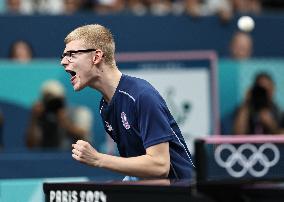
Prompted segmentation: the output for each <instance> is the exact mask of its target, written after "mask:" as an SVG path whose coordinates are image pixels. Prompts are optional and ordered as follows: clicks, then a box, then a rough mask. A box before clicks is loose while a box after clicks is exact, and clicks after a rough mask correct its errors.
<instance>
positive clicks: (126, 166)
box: [99, 154, 170, 178]
mask: <svg viewBox="0 0 284 202" xmlns="http://www.w3.org/2000/svg"><path fill="white" fill-rule="evenodd" d="M99 162H100V163H99V167H102V168H106V169H109V170H112V171H115V172H119V173H122V174H125V175H130V176H136V177H142V178H166V177H167V176H168V173H169V169H170V163H169V159H163V158H157V157H152V156H150V155H147V154H146V155H142V156H138V157H129V158H123V157H117V156H111V155H107V154H101V156H100V160H99Z"/></svg>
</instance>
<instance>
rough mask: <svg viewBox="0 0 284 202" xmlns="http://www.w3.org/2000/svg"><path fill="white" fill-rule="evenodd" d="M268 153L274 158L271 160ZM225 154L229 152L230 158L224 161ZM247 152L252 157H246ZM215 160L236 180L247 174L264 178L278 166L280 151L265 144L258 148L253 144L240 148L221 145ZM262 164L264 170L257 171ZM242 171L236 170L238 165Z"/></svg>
mask: <svg viewBox="0 0 284 202" xmlns="http://www.w3.org/2000/svg"><path fill="white" fill-rule="evenodd" d="M266 151H270V152H272V153H273V158H272V159H269V158H268V156H267V155H266V154H265V152H266ZM223 152H228V153H229V156H228V157H227V158H226V159H223V157H222V154H223ZM245 152H247V153H250V155H245ZM214 156H215V160H216V162H217V164H218V165H219V166H221V167H223V168H225V169H226V170H227V172H228V173H229V174H230V175H231V176H232V177H235V178H240V177H243V176H244V175H245V174H246V173H249V174H250V175H252V176H254V177H263V176H264V175H266V174H267V172H268V170H269V168H270V167H273V166H274V165H276V164H277V163H278V161H279V159H280V152H279V149H278V148H277V147H276V146H275V145H274V144H271V143H265V144H263V145H261V146H260V147H259V148H257V147H256V146H255V145H253V144H242V145H241V146H239V147H238V148H235V146H233V145H231V144H221V145H219V146H218V147H217V148H216V150H215V154H214ZM257 163H258V164H260V165H261V167H262V169H260V170H259V169H255V168H254V167H255V165H256V164H257ZM237 164H238V166H239V167H241V169H238V170H236V169H234V166H235V165H237Z"/></svg>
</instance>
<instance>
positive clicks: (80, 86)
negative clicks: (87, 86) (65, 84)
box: [73, 82, 84, 91]
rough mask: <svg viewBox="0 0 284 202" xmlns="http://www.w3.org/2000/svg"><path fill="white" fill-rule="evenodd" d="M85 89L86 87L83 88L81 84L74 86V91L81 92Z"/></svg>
mask: <svg viewBox="0 0 284 202" xmlns="http://www.w3.org/2000/svg"><path fill="white" fill-rule="evenodd" d="M83 88H84V86H82V85H81V84H80V82H78V83H76V84H75V85H74V86H73V89H74V91H80V90H82V89H83Z"/></svg>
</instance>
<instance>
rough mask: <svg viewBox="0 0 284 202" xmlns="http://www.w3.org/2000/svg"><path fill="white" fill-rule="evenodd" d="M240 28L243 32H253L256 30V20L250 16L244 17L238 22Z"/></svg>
mask: <svg viewBox="0 0 284 202" xmlns="http://www.w3.org/2000/svg"><path fill="white" fill-rule="evenodd" d="M238 28H239V29H240V30H241V31H243V32H251V31H252V30H253V29H254V20H253V19H252V18H251V17H250V16H242V17H240V18H239V20H238Z"/></svg>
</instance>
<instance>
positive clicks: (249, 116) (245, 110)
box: [233, 73, 283, 134]
mask: <svg viewBox="0 0 284 202" xmlns="http://www.w3.org/2000/svg"><path fill="white" fill-rule="evenodd" d="M274 90H275V85H274V82H273V79H272V78H271V76H270V75H269V74H267V73H259V74H258V75H257V76H256V78H255V81H254V83H253V86H252V87H251V88H250V89H249V90H248V92H247V94H246V97H245V100H244V102H243V103H242V105H241V106H240V107H239V108H238V111H237V113H236V117H235V119H234V126H233V130H234V131H233V132H234V133H235V134H278V133H281V130H282V129H281V128H283V121H282V120H281V112H280V110H279V108H278V107H277V104H276V103H275V102H274V100H273V96H274Z"/></svg>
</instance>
